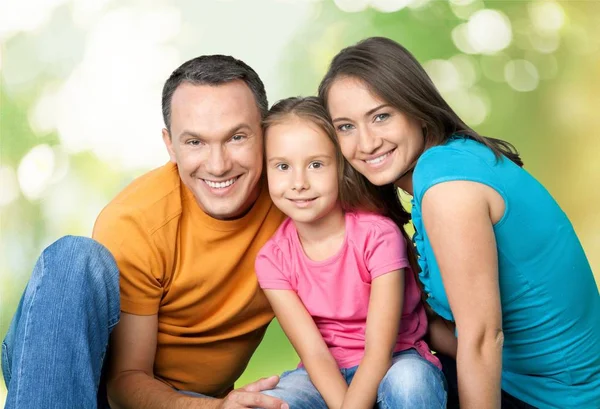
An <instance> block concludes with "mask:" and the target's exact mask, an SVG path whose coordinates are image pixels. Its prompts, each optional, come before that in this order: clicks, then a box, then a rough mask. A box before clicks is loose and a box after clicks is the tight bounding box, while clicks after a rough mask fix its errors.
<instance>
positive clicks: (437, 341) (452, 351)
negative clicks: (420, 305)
mask: <svg viewBox="0 0 600 409" xmlns="http://www.w3.org/2000/svg"><path fill="white" fill-rule="evenodd" d="M427 319H428V321H429V323H428V336H429V340H428V344H429V347H430V348H431V349H433V350H434V351H435V352H439V353H441V354H444V355H448V356H450V357H452V358H454V360H456V349H457V348H458V340H457V339H456V336H455V335H454V330H455V328H456V327H455V325H454V323H452V322H450V321H446V320H445V319H443V318H442V317H440V316H439V315H437V314H435V313H432V314H429V315H428V316H427Z"/></svg>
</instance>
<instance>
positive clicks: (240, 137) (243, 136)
mask: <svg viewBox="0 0 600 409" xmlns="http://www.w3.org/2000/svg"><path fill="white" fill-rule="evenodd" d="M244 138H246V136H245V135H233V136H232V137H231V140H232V141H234V142H239V141H241V140H243V139H244Z"/></svg>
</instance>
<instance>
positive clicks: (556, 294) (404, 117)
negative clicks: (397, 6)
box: [319, 38, 600, 409]
mask: <svg viewBox="0 0 600 409" xmlns="http://www.w3.org/2000/svg"><path fill="white" fill-rule="evenodd" d="M319 96H320V98H321V100H322V102H323V104H324V105H325V106H326V107H327V109H328V111H329V113H330V115H331V118H332V121H333V124H334V126H335V129H336V133H337V138H338V139H339V142H340V145H341V148H342V152H343V154H344V156H345V157H346V159H347V160H348V161H349V162H350V164H351V165H352V166H353V167H354V168H355V169H356V170H357V171H359V172H360V173H361V174H362V175H364V176H365V177H366V178H367V179H368V180H369V181H370V182H371V183H373V184H375V185H377V186H381V187H382V189H384V190H385V191H387V192H390V191H394V190H395V188H396V187H398V188H401V189H403V190H404V191H406V192H408V193H409V194H411V195H413V202H412V219H413V222H414V225H415V230H416V234H415V236H414V241H415V243H416V246H417V250H418V253H419V265H420V268H421V272H420V278H421V282H422V284H423V287H424V290H425V291H426V293H427V295H428V299H427V301H428V303H429V306H430V307H431V308H432V309H433V311H435V313H437V314H438V315H439V316H441V317H442V318H443V319H445V320H448V321H451V322H453V323H455V324H456V334H457V336H458V337H457V339H455V338H454V337H453V336H449V335H451V334H449V333H448V332H447V330H446V328H447V327H446V326H445V325H440V322H441V321H437V322H434V323H432V325H431V326H430V332H431V342H432V344H433V347H434V349H437V350H439V351H443V352H445V353H448V354H450V355H453V356H455V358H456V367H457V375H458V376H457V379H458V391H459V396H460V404H461V408H463V409H469V408H499V407H501V405H502V407H517V408H531V407H540V408H545V407H558V408H569V407H578V408H598V407H600V319H599V314H600V296H599V294H598V289H597V286H596V283H595V281H594V277H593V274H592V271H591V268H590V265H589V263H588V261H587V259H586V256H585V253H584V251H583V249H582V247H581V244H580V242H579V240H578V239H577V236H576V235H575V232H574V230H573V227H572V226H571V223H570V222H569V220H568V219H567V217H566V215H565V214H564V213H563V212H562V210H561V209H560V207H559V206H558V205H557V204H556V202H555V201H554V200H553V198H552V197H551V196H550V194H549V193H548V192H547V191H546V190H545V189H544V187H543V186H542V185H541V184H540V183H539V182H538V181H537V180H535V178H533V177H532V176H531V175H530V174H529V173H527V172H526V171H525V170H524V169H523V168H522V165H523V163H522V162H521V159H520V157H519V155H518V153H517V152H516V150H515V149H514V148H513V147H512V145H510V144H509V143H507V142H504V141H501V140H497V139H492V138H486V137H483V136H481V135H479V134H477V133H476V132H475V131H473V130H472V129H470V128H469V127H468V126H467V125H466V124H465V123H464V122H463V121H462V120H461V119H460V118H459V117H458V116H457V115H456V113H454V111H453V110H452V109H451V108H450V107H449V106H448V104H447V103H446V102H445V101H444V100H443V98H442V97H441V96H440V95H439V93H438V92H437V90H436V89H435V86H434V85H433V83H432V82H431V80H430V79H429V77H428V76H427V74H426V72H425V70H424V69H423V68H422V67H421V65H420V64H419V63H418V62H417V61H416V59H415V58H414V57H413V56H412V55H411V54H410V53H409V52H408V51H407V50H406V49H404V48H403V47H402V46H400V45H399V44H397V43H395V42H393V41H392V40H389V39H385V38H370V39H367V40H364V41H361V42H360V43H358V44H356V45H355V46H351V47H348V48H346V49H344V50H342V51H341V52H340V53H339V54H338V55H337V56H336V57H335V58H334V59H333V61H332V63H331V66H330V68H329V70H328V72H327V74H326V75H325V77H324V79H323V81H322V82H321V85H320V87H319ZM389 196H393V195H389ZM394 199H397V198H394ZM390 206H401V205H400V204H399V202H398V200H394V201H393V202H392V201H390ZM407 216H408V215H407ZM444 330H446V332H444Z"/></svg>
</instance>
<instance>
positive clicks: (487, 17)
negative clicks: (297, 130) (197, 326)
mask: <svg viewBox="0 0 600 409" xmlns="http://www.w3.org/2000/svg"><path fill="white" fill-rule="evenodd" d="M599 23H600V2H598V1H541V0H537V1H528V0H521V1H519V0H513V1H483V0H335V1H333V0H253V1H247V0H221V1H219V0H175V1H166V0H164V1H153V2H144V1H141V0H120V1H118V2H117V1H116V0H0V87H1V89H0V138H1V139H0V335H1V336H2V337H3V336H4V334H5V332H6V330H7V328H8V325H9V322H10V318H11V317H12V314H13V313H14V310H15V309H16V305H17V303H18V300H19V298H20V295H21V293H22V291H23V289H24V286H25V284H26V281H27V279H28V277H29V274H30V271H31V269H32V268H33V265H34V263H35V260H36V258H37V256H38V255H39V253H40V252H41V251H42V249H43V248H44V247H46V246H47V245H48V244H50V243H51V242H53V241H54V240H56V239H57V238H58V237H60V236H63V235H66V234H75V235H84V236H89V235H90V234H91V228H92V225H93V222H94V220H95V217H96V216H97V214H98V213H99V211H100V210H101V209H102V207H103V206H104V205H105V204H106V203H108V202H109V201H110V199H111V198H112V197H113V196H114V195H115V194H116V193H117V192H118V191H119V190H121V189H122V188H123V187H124V186H125V185H127V184H128V183H129V182H130V181H131V180H132V179H133V178H134V177H136V176H138V175H140V174H142V173H144V172H146V171H148V170H149V169H152V168H154V167H157V166H160V165H162V164H163V163H164V162H166V161H167V160H168V156H167V153H166V151H165V149H164V147H163V145H162V141H161V128H162V120H161V112H160V93H161V88H162V84H163V82H164V81H165V79H166V78H167V77H168V75H169V74H170V73H171V71H172V70H173V69H175V68H176V67H177V66H179V64H181V63H182V62H183V61H185V60H187V59H189V58H192V57H195V56H197V55H200V54H211V53H220V54H231V55H234V56H236V57H237V58H241V59H243V60H244V61H246V62H247V63H248V64H250V65H251V66H252V67H253V68H255V69H256V70H257V72H258V73H259V74H260V75H261V77H262V78H263V80H264V82H265V85H266V87H267V91H268V94H269V100H270V101H271V102H275V101H276V100H278V99H280V98H284V97H287V96H290V95H309V94H314V93H315V92H316V87H317V85H318V82H319V80H320V78H321V77H322V75H323V74H324V72H325V70H326V68H327V64H328V62H329V61H330V60H331V58H332V57H333V56H334V55H335V54H336V53H337V52H338V51H339V50H340V49H341V48H342V47H344V46H347V45H350V44H352V43H354V42H356V41H358V40H360V39H362V38H364V37H367V36H372V35H383V36H388V37H391V38H393V39H395V40H397V41H399V42H400V43H402V44H403V45H404V46H406V47H407V48H408V49H409V50H410V51H412V52H413V53H414V54H415V56H416V57H417V58H418V59H419V61H421V62H422V63H423V64H424V66H425V67H426V69H427V71H428V72H429V73H430V75H431V77H432V79H433V80H434V82H435V83H436V85H437V87H438V89H439V90H440V91H441V93H442V94H443V95H444V96H445V97H446V98H447V100H448V102H449V103H450V104H451V105H452V107H453V108H454V109H455V110H456V111H457V112H458V113H459V115H461V116H462V118H463V119H464V120H465V121H466V122H467V123H468V124H470V125H471V126H472V127H473V128H475V129H476V130H477V131H479V132H480V133H482V134H484V135H487V136H492V137H496V138H501V139H506V140H508V141H510V142H512V143H513V144H514V145H515V146H516V147H517V148H518V149H519V151H520V153H521V155H522V157H523V159H524V161H525V166H526V168H527V169H528V170H529V171H530V172H531V173H532V174H533V175H535V176H536V177H537V178H538V179H539V180H540V181H541V182H542V183H543V184H544V185H545V186H546V187H547V189H548V190H549V191H550V192H551V193H552V195H553V196H554V197H555V198H556V200H557V201H558V202H559V203H560V205H561V206H562V208H563V209H564V211H565V212H566V213H567V215H568V216H569V217H570V219H571V221H572V222H573V224H574V226H575V229H576V231H577V233H578V235H579V238H580V239H581V241H582V243H583V246H584V248H585V250H586V253H587V255H588V258H589V260H590V262H591V264H592V269H593V270H594V271H595V272H596V273H595V274H596V282H597V283H598V282H599V281H600V280H599V276H598V274H599V273H598V271H599V268H600V217H599V212H598V210H597V203H598V202H599V201H600V193H599V189H598V186H600V160H598V156H599V155H600V143H598V138H599V136H600V135H599V132H598V129H599V128H600V115H599V114H598V112H597V111H598V110H599V109H600V98H599V97H598V94H599V93H600V24H599ZM599 319H600V317H599ZM296 363H297V358H296V355H295V353H294V351H293V349H292V348H291V346H290V345H289V343H288V342H287V340H286V338H285V336H284V335H283V334H282V332H281V329H280V328H279V326H278V325H277V323H274V324H273V325H271V327H270V328H269V331H268V333H267V336H266V338H265V340H264V342H263V344H262V345H261V347H260V348H259V350H258V352H257V353H256V355H255V356H254V358H253V360H252V362H251V363H250V365H249V367H248V369H247V371H246V373H245V374H244V376H243V377H242V379H240V385H241V384H243V383H245V382H249V381H251V380H254V379H255V378H257V377H260V376H265V375H269V374H273V373H279V372H282V371H283V370H286V369H289V368H291V367H293V366H294V365H295V364H296ZM5 394H6V390H5V388H4V383H3V382H2V383H1V386H0V403H2V405H3V404H4V400H5Z"/></svg>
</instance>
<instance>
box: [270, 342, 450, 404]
mask: <svg viewBox="0 0 600 409" xmlns="http://www.w3.org/2000/svg"><path fill="white" fill-rule="evenodd" d="M357 369H358V366H355V367H352V368H348V369H341V372H342V375H343V376H344V379H346V382H347V383H348V384H350V382H352V378H354V374H355V373H356V370H357ZM263 393H265V394H267V395H271V396H276V397H278V398H281V399H283V400H284V401H286V402H287V403H288V405H289V406H290V409H305V408H306V409H327V404H326V403H325V401H324V400H323V398H322V397H321V394H320V393H319V391H318V390H317V388H315V387H314V385H313V384H312V382H311V381H310V378H309V377H308V373H307V372H306V370H305V369H304V368H298V369H295V370H293V371H289V372H285V373H284V374H283V375H281V380H280V381H279V384H278V385H277V387H276V388H275V389H273V390H270V391H265V392H263ZM375 407H376V408H377V409H403V408H406V409H434V408H435V409H438V408H439V409H444V408H445V407H446V379H445V378H444V375H443V373H442V371H441V370H440V369H438V367H436V366H435V365H434V364H432V363H431V362H429V361H427V360H426V359H425V358H423V357H421V355H419V353H418V352H417V351H415V350H414V349H409V350H407V351H402V352H397V353H395V354H394V357H393V359H392V366H391V368H390V369H389V370H388V372H387V373H386V374H385V376H384V377H383V379H382V381H381V383H380V384H379V389H378V390H377V403H376V405H375Z"/></svg>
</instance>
